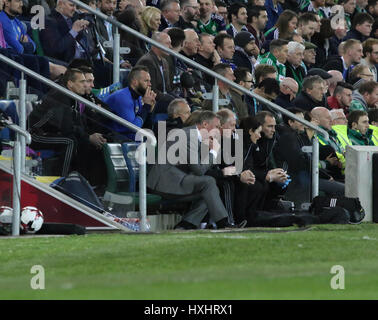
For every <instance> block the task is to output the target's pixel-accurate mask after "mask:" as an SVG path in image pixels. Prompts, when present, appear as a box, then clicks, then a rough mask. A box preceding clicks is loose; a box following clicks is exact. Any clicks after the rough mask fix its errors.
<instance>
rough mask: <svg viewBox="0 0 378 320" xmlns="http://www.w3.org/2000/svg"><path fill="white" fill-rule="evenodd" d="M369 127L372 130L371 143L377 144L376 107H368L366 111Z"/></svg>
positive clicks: (377, 120)
mask: <svg viewBox="0 0 378 320" xmlns="http://www.w3.org/2000/svg"><path fill="white" fill-rule="evenodd" d="M368 116H369V123H370V129H372V130H373V137H372V140H373V143H374V145H376V146H378V109H370V110H369V112H368Z"/></svg>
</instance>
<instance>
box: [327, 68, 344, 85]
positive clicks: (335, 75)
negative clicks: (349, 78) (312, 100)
mask: <svg viewBox="0 0 378 320" xmlns="http://www.w3.org/2000/svg"><path fill="white" fill-rule="evenodd" d="M328 73H329V74H330V75H331V76H332V78H331V79H330V80H329V81H330V82H331V83H337V82H340V81H343V79H344V78H343V74H342V73H341V72H340V71H338V70H329V71H328Z"/></svg>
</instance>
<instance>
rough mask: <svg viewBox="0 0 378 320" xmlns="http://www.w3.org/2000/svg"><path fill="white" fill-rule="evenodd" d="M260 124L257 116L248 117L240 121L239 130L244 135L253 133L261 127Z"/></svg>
mask: <svg viewBox="0 0 378 320" xmlns="http://www.w3.org/2000/svg"><path fill="white" fill-rule="evenodd" d="M261 125H262V123H261V122H260V121H259V119H258V117H257V116H255V117H254V116H249V117H245V118H243V119H241V120H240V125H239V127H240V129H243V131H244V132H245V133H248V132H249V130H252V131H255V130H256V129H258V128H259V127H261Z"/></svg>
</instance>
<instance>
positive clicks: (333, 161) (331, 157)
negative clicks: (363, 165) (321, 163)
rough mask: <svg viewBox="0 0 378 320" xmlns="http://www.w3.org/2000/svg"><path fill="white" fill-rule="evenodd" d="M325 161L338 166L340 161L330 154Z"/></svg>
mask: <svg viewBox="0 0 378 320" xmlns="http://www.w3.org/2000/svg"><path fill="white" fill-rule="evenodd" d="M326 161H328V162H329V163H330V164H331V166H336V167H340V164H341V162H340V161H339V159H338V158H337V157H334V156H332V155H331V154H330V155H329V156H328V157H327V158H326Z"/></svg>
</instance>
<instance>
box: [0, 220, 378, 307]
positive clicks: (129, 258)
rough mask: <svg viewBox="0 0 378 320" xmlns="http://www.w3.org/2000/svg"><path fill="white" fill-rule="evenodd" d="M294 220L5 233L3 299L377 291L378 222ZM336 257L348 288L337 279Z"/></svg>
mask: <svg viewBox="0 0 378 320" xmlns="http://www.w3.org/2000/svg"><path fill="white" fill-rule="evenodd" d="M295 230H297V229H296V228H289V229H284V228H282V229H249V230H246V231H243V232H222V233H220V232H210V231H197V232H165V233H159V234H133V235H130V234H118V233H115V234H88V235H86V236H65V237H38V236H37V237H20V238H18V239H15V238H4V237H3V238H0V255H1V257H0V288H1V290H0V299H138V300H139V299H152V300H154V299H163V300H165V299H211V300H212V299H214V300H218V299H231V300H233V299H243V300H244V299H377V298H378V273H377V266H378V225H376V224H370V223H369V224H368V223H364V224H361V225H340V226H336V225H323V226H312V227H311V228H309V229H308V230H306V231H295ZM267 231H270V232H267ZM280 231H290V232H280ZM33 265H41V266H43V268H44V272H45V289H44V290H33V289H32V288H31V281H32V278H33V277H34V276H36V274H32V273H31V268H32V266H33ZM334 265H340V266H342V267H343V268H344V271H345V274H344V275H345V282H344V283H345V289H338V290H334V289H332V288H331V280H332V277H334V276H337V275H340V274H332V273H331V268H332V266H334ZM339 283H340V282H339Z"/></svg>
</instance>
